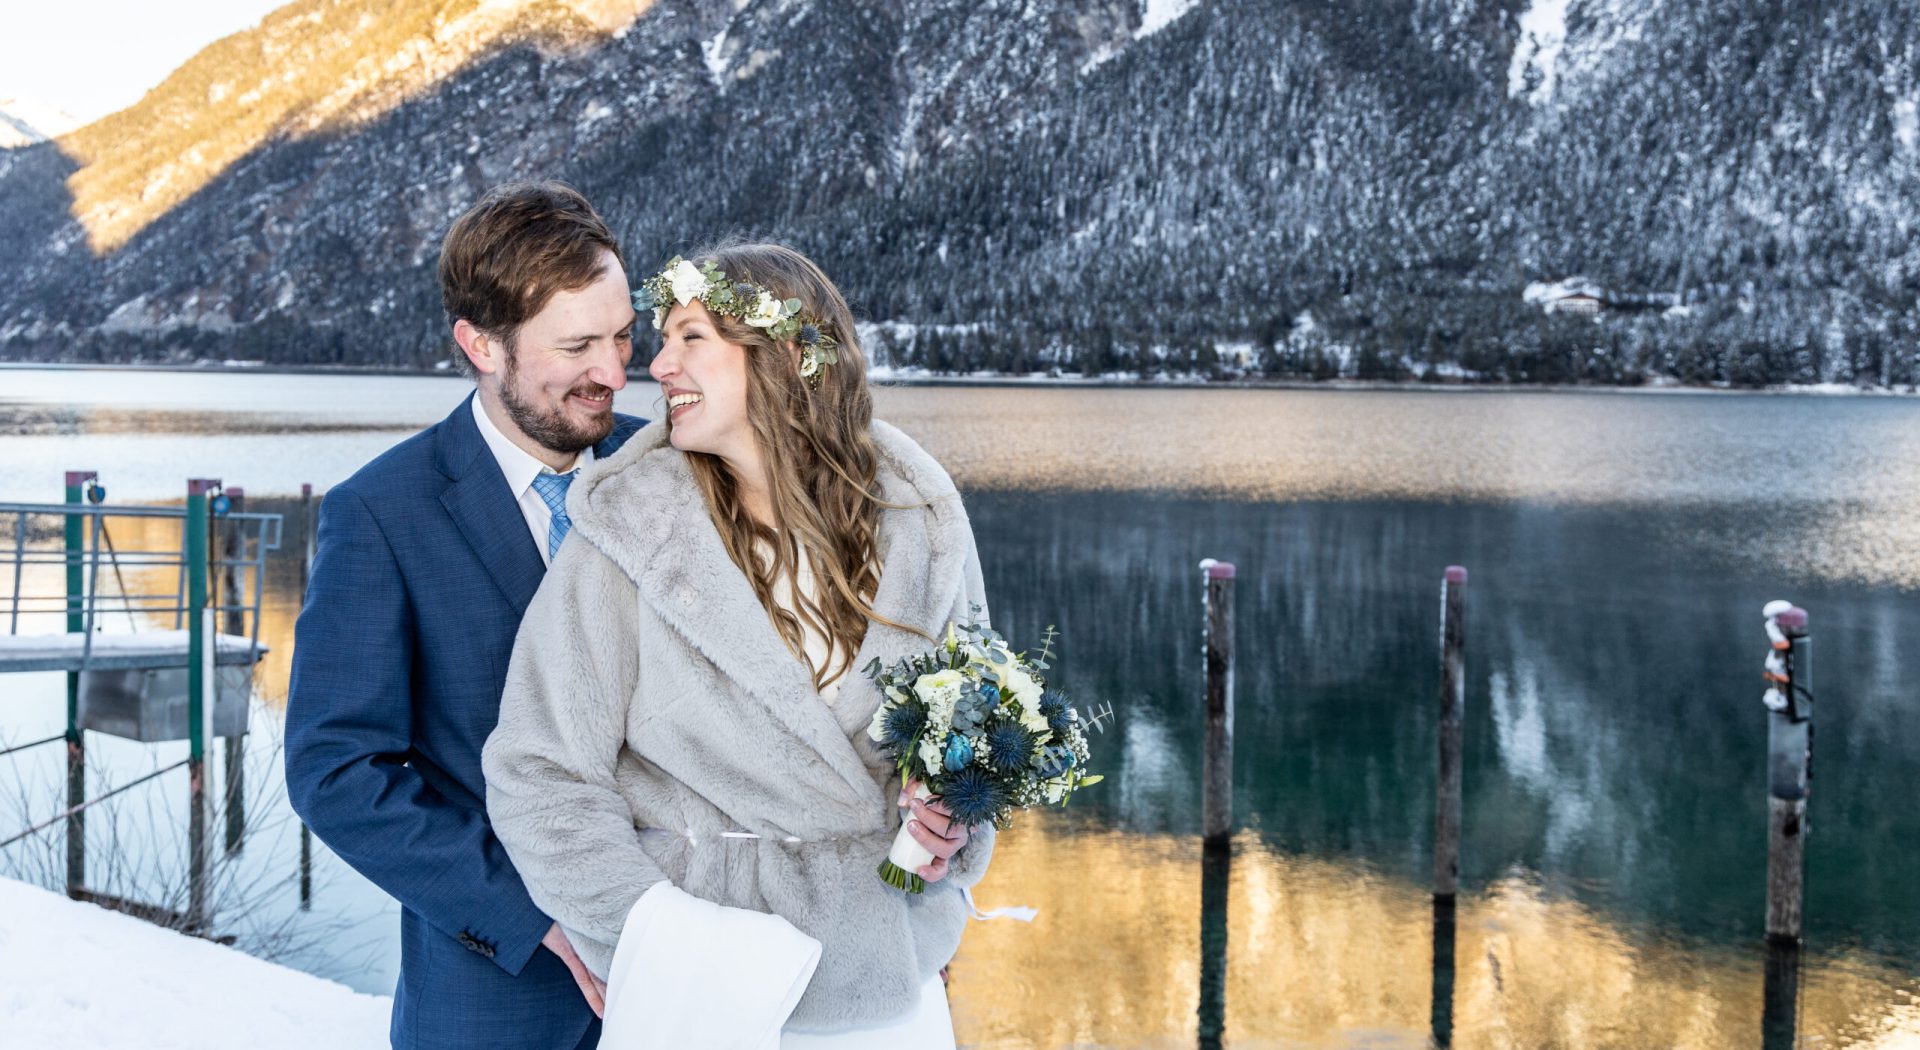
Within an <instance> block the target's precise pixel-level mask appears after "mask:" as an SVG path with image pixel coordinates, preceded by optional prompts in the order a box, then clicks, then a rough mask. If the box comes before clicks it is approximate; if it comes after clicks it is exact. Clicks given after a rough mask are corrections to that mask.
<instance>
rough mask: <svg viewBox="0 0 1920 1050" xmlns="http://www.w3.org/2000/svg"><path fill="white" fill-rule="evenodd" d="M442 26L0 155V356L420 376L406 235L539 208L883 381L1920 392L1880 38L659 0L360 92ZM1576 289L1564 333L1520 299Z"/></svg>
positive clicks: (1871, 25)
mask: <svg viewBox="0 0 1920 1050" xmlns="http://www.w3.org/2000/svg"><path fill="white" fill-rule="evenodd" d="M471 6H472V3H471V2H470V0H469V2H467V3H465V4H462V3H457V2H454V0H441V2H439V3H425V2H421V3H417V4H410V5H400V7H401V8H405V9H407V10H409V11H413V15H409V17H410V18H412V19H413V20H412V21H407V22H405V23H404V24H399V23H395V25H397V26H398V28H393V29H392V30H391V31H390V32H389V33H388V36H380V37H374V36H369V35H367V33H366V31H365V29H364V27H365V26H366V25H367V21H366V17H371V16H370V15H369V16H366V17H362V15H363V14H364V12H360V11H359V9H360V8H362V7H365V8H367V9H368V10H369V11H371V10H373V9H374V8H380V9H381V10H383V11H386V10H388V9H392V8H394V5H390V4H389V5H379V4H374V3H373V0H329V2H326V3H323V2H322V0H307V2H305V3H300V4H295V5H293V6H292V7H290V8H288V9H285V11H283V12H282V14H284V15H286V16H287V17H288V18H289V19H293V18H294V17H295V16H299V17H301V18H305V21H289V22H287V23H286V24H285V25H281V24H280V23H278V22H276V21H274V20H272V19H270V20H269V21H268V23H266V24H263V25H262V26H261V27H260V28H259V29H257V30H254V31H252V33H254V34H255V35H256V36H258V37H259V39H258V40H257V41H254V42H252V43H249V42H248V41H247V40H240V38H234V39H235V40H240V43H239V44H235V45H232V46H223V47H221V48H219V49H209V51H208V52H206V53H203V55H202V56H200V57H199V58H196V59H195V60H194V61H193V62H190V63H189V64H188V65H187V66H186V67H184V68H183V69H182V70H181V71H180V72H178V73H177V74H176V75H175V77H174V79H173V80H170V81H169V82H168V83H167V84H166V85H163V86H162V88H161V89H157V90H156V91H155V92H154V93H152V94H150V95H149V96H148V98H147V99H146V100H145V101H144V102H143V103H142V104H141V105H140V106H137V107H135V108H134V109H133V110H129V111H127V112H126V113H124V114H121V115H118V116H116V117H114V118H109V120H108V121H105V122H102V125H108V126H106V127H102V125H96V126H95V127H94V128H90V129H83V131H82V132H79V133H76V135H75V136H69V137H68V138H66V139H63V140H61V141H60V143H57V144H54V143H49V144H42V145H37V146H32V147H27V148H24V149H16V150H11V151H6V152H4V153H0V241H3V242H4V243H5V244H7V245H8V248H9V250H8V251H7V252H5V253H4V254H0V356H4V357H6V358H11V359H26V360H56V359H57V360H132V359H146V360H155V359H163V360H181V359H189V358H201V357H211V358H241V359H251V360H264V361H268V362H272V363H285V364H308V363H311V364H369V365H373V364H377V365H389V366H401V367H422V368H426V367H432V366H433V365H434V364H435V363H437V362H439V361H442V360H444V359H445V356H446V354H447V352H448V350H449V344H448V341H447V339H446V337H445V334H444V331H445V327H444V322H443V320H442V318H441V316H440V311H439V302H438V297H437V293H436V291H435V288H434V285H433V278H432V265H433V259H434V251H435V249H436V246H437V243H438V239H439V237H440V236H441V234H442V233H443V232H444V230H445V228H446V224H447V223H448V221H449V220H450V219H451V217H452V216H453V215H455V214H457V213H458V212H459V210H460V209H462V208H464V207H465V206H466V205H467V204H468V203H470V202H471V201H472V200H473V199H474V197H475V196H476V195H477V194H478V193H480V192H482V191H483V190H484V188H485V187H486V186H487V185H490V184H493V183H496V182H499V181H503V180H506V179H511V178H522V177H535V176H553V177H560V178H565V179H567V180H569V181H571V182H573V183H575V184H576V185H578V186H580V187H581V188H582V189H583V190H584V191H585V192H586V193H587V194H588V195H589V196H590V197H591V198H593V199H594V200H595V201H596V202H597V203H598V204H599V206H600V207H601V209H602V211H603V212H604V213H605V214H606V215H607V216H608V217H609V219H610V220H611V221H612V222H613V223H614V225H615V226H616V227H617V229H618V231H619V232H620V234H621V236H622V237H623V239H624V243H625V244H626V246H627V251H628V253H629V255H630V257H631V259H632V262H633V268H634V269H635V270H641V269H645V268H647V267H651V266H653V265H657V264H658V263H659V262H660V261H661V260H664V259H665V258H666V256H668V255H669V254H671V253H673V252H675V251H680V250H684V249H686V248H689V247H692V246H694V245H697V244H698V243H700V242H701V241H704V240H708V239H711V238H713V237H715V236H719V235H722V234H746V235H752V236H764V237H772V238H778V239H782V240H786V241H789V242H791V243H794V244H795V245H797V246H799V247H801V248H802V249H804V250H806V251H808V252H809V253H810V254H813V255H814V256H815V257H816V258H818V259H819V260H820V261H821V262H822V264H823V265H824V266H825V267H826V268H827V270H828V272H829V273H831V274H832V275H834V276H835V277H836V278H837V279H838V280H839V281H840V283H841V284H842V285H843V287H844V288H845V290H846V291H847V293H848V296H849V299H850V300H851V301H852V302H853V304H854V306H855V309H856V312H857V313H858V314H859V315H860V316H861V317H862V318H863V319H864V320H868V321H873V322H885V324H883V325H881V326H880V330H881V331H882V333H883V334H882V335H880V336H879V337H878V338H876V339H875V344H876V345H874V346H873V347H871V348H870V349H871V350H872V352H873V356H874V357H875V358H877V359H879V360H882V361H884V362H886V363H889V364H892V365H895V366H909V367H914V366H917V367H924V368H928V369H933V370H936V371H942V372H970V371H977V370H993V371H1000V372H1016V373H1026V372H1048V371H1059V372H1064V373H1087V374H1102V375H1115V374H1129V375H1148V376H1151V375H1154V374H1162V373H1165V374H1199V375H1220V376H1248V375H1253V376H1258V375H1268V376H1284V377H1292V378H1334V377H1349V378H1361V379H1404V380H1421V379H1430V380H1444V381H1507V382H1528V383H1533V382H1554V383H1560V382H1597V383H1628V384H1631V383H1638V382H1645V381H1648V380H1677V381H1681V382H1687V383H1717V384H1731V385H1741V386H1745V385H1760V384H1771V383H1812V382H1839V383H1853V384H1858V385H1863V386H1883V387H1901V388H1905V387H1910V386H1912V385H1913V384H1914V383H1915V382H1916V379H1920V358H1917V355H1920V320H1916V313H1917V311H1916V302H1917V301H1920V242H1917V241H1916V238H1915V236H1914V233H1915V227H1916V225H1917V224H1920V212H1917V211H1916V202H1920V142H1916V138H1917V135H1916V124H1915V105H1916V100H1920V50H1917V47H1920V45H1916V43H1915V34H1913V33H1912V31H1911V25H1910V16H1911V14H1912V9H1911V3H1910V2H1909V0H1839V2H1831V3H1826V2H1819V0H1605V2H1598V0H1596V2H1588V0H1572V2H1571V3H1569V4H1554V3H1547V2H1546V0H1379V2H1375V3H1370V4H1368V5H1366V6H1365V9H1364V10H1365V14H1364V15H1356V14H1354V13H1353V10H1352V9H1351V8H1350V7H1349V5H1331V4H1325V3H1319V2H1306V0H1200V2H1198V3H1195V4H1192V5H1191V6H1190V7H1188V8H1182V7H1181V6H1180V5H1178V4H1175V5H1173V8H1172V9H1173V11H1174V13H1175V14H1177V17H1174V18H1173V19H1172V20H1171V21H1169V22H1167V23H1166V24H1164V25H1157V24H1153V23H1148V22H1143V20H1142V19H1143V15H1145V14H1146V13H1147V5H1145V4H1143V3H1141V2H1139V0H1112V2H1105V3H1091V4H1090V3H1085V2H1073V0H969V2H952V0H918V2H907V0H882V2H874V0H807V2H789V3H772V2H755V3H749V4H746V5H744V7H741V9H740V10H737V11H736V10H735V9H734V8H735V6H736V5H716V4H705V3H700V2H697V0H662V2H660V3H657V4H655V5H654V6H653V7H652V8H651V9H650V10H649V11H647V12H646V13H644V14H642V15H641V16H640V17H639V19H638V21H637V22H635V23H634V24H633V25H632V26H631V27H629V28H628V29H626V30H625V31H623V32H621V33H618V34H615V35H611V36H609V35H604V34H602V35H595V34H593V33H591V32H587V31H585V30H580V31H578V32H574V33H572V34H571V35H570V36H569V35H568V34H567V33H565V32H560V31H559V30H555V29H554V27H553V26H551V25H547V24H544V23H542V24H540V25H521V24H518V23H516V24H514V25H509V26H508V27H507V28H506V29H503V30H501V35H500V36H499V37H498V39H496V40H493V41H492V43H491V44H490V45H489V46H486V47H479V48H477V49H475V50H474V52H473V56H472V57H471V59H470V60H467V61H465V62H464V64H463V65H461V66H460V67H459V69H458V71H457V72H453V73H451V74H450V75H448V76H446V77H445V78H443V79H440V80H437V81H435V82H434V83H433V84H431V85H430V86H429V87H427V88H425V89H422V90H417V91H412V92H411V93H407V92H400V91H396V90H387V89H386V88H385V87H383V86H382V82H381V81H380V79H379V74H378V70H379V69H381V68H383V67H382V65H381V62H380V61H378V60H380V59H383V58H384V57H385V56H386V55H388V54H392V53H399V52H401V51H403V50H404V49H406V48H409V47H431V46H435V45H434V44H433V43H432V41H434V40H437V39H440V38H439V37H436V36H434V35H433V33H432V32H431V29H432V27H433V26H435V25H439V24H442V23H441V22H435V21H434V19H433V18H426V17H425V14H432V13H433V10H434V9H436V8H445V9H447V10H448V11H451V10H454V9H464V8H465V7H471ZM307 8H311V10H310V11H309V10H306V9H307ZM416 8H417V9H419V10H418V11H415V10H414V9H416ZM1156 9H1157V10H1160V11H1162V12H1165V11H1166V10H1168V9H1167V8H1166V7H1165V6H1164V5H1156ZM303 12H304V13H303ZM422 12H424V13H425V14H422ZM1561 12H1563V13H1564V17H1563V18H1560V19H1559V20H1558V21H1555V20H1554V18H1552V17H1549V16H1551V15H1556V14H1558V13H1561ZM444 14H446V12H445V11H442V12H441V15H444ZM414 15H419V17H414ZM278 17H279V16H276V18H278ZM382 17H398V16H388V15H382ZM435 17H440V16H439V15H436V16H435ZM442 22H444V19H442ZM416 23H417V24H416ZM380 24H382V25H386V24H387V23H380ZM356 26H358V27H360V28H359V29H356V28H355V27H356ZM316 27H317V28H316ZM423 27H425V28H423ZM563 28H564V27H563ZM328 33H335V34H339V35H338V37H337V39H334V38H328V39H331V43H330V44H329V45H328V46H329V47H331V48H332V50H329V51H327V52H326V53H327V54H329V55H331V56H333V58H332V59H331V60H333V61H336V62H337V63H338V64H339V67H340V68H339V71H337V72H333V71H330V72H328V73H327V75H326V76H325V77H319V78H316V80H315V83H316V85H319V86H315V87H313V88H311V89H305V88H303V89H302V90H306V91H309V93H310V94H311V93H317V92H319V91H320V90H321V88H322V87H325V88H326V89H327V90H328V91H329V92H331V94H329V95H327V98H329V99H332V100H334V101H333V102H330V103H329V104H338V99H339V98H341V97H351V99H353V100H354V101H352V102H351V104H348V105H346V106H345V109H344V110H342V112H341V115H339V116H338V117H337V118H330V119H329V120H328V121H324V122H321V121H315V120H312V119H307V120H305V122H304V123H302V122H301V121H302V119H303V118H302V117H301V114H304V113H308V112H310V107H311V106H312V105H315V104H317V103H315V102H313V100H312V99H309V98H306V97H305V96H301V97H295V98H292V99H290V100H288V101H286V102H285V107H286V113H287V114H288V115H286V116H285V117H284V118H275V121H277V122H275V121H264V120H263V121H261V124H262V127H263V129H264V130H261V131H259V132H258V134H257V141H253V140H248V143H247V144H246V145H245V148H244V149H239V148H237V147H235V148H234V150H233V152H234V159H233V160H232V161H231V162H230V163H225V164H224V166H221V167H219V168H218V170H208V171H204V172H200V173H199V174H194V175H193V178H194V179H196V180H197V182H196V184H195V186H194V188H192V189H191V192H182V193H180V194H178V195H179V197H180V199H179V200H178V202H177V203H172V204H168V205H167V206H166V207H165V208H164V209H160V208H158V207H149V208H148V210H150V211H153V212H154V214H152V215H151V216H150V217H148V216H147V215H146V213H145V212H143V211H142V210H141V209H142V207H143V205H142V204H141V203H140V202H141V201H143V200H149V199H150V198H151V192H150V191H151V189H152V185H153V180H154V179H156V178H158V176H154V175H153V174H152V171H161V170H162V169H164V172H165V173H166V174H167V175H168V177H169V178H172V179H174V182H173V183H171V184H170V185H174V186H176V187H177V185H178V183H179V180H180V179H182V178H185V177H187V175H189V174H192V172H189V171H188V170H187V169H185V168H182V167H180V165H181V164H184V163H185V162H184V161H180V160H178V159H177V158H181V157H194V156H204V155H205V150H204V149H202V151H201V153H200V154H195V153H194V152H193V151H194V150H195V149H196V148H197V147H201V146H203V145H204V142H203V140H210V139H211V137H212V136H214V134H215V131H214V130H213V129H215V128H220V129H225V130H222V131H221V132H220V134H222V135H228V136H229V137H230V136H231V131H230V129H231V128H232V127H234V126H235V125H234V124H233V122H232V121H231V120H223V118H222V113H223V112H224V111H223V110H222V109H221V108H220V107H222V106H228V105H232V104H234V103H233V102H232V100H233V99H236V98H239V97H242V96H243V95H244V94H246V89H247V88H248V87H249V86H251V85H255V84H265V83H268V82H275V81H274V78H275V77H276V76H277V75H278V73H277V70H278V69H279V68H280V65H279V64H280V63H283V62H284V61H285V60H284V58H281V57H277V56H281V55H284V54H285V51H284V50H283V49H284V46H285V40H287V39H296V38H297V39H299V40H309V39H310V38H313V37H315V36H319V37H323V38H324V37H326V34H328ZM355 33H359V34H361V35H358V36H356V35H354V34H355ZM556 33H558V34H559V35H560V36H562V37H566V38H567V40H568V41H570V42H568V43H566V45H565V46H561V45H560V44H555V43H554V42H553V41H554V39H555V34H556ZM277 34H278V35H277ZM294 34H304V35H299V36H297V37H296V36H294ZM516 34H517V35H516ZM441 35H442V36H444V35H445V34H444V33H442V34H441ZM243 36H244V34H243ZM389 37H391V39H390V38H389ZM249 39H251V38H249ZM422 41H425V43H423V42H422ZM303 46H305V45H303ZM314 47H319V45H314ZM320 49H321V50H325V48H320ZM342 56H345V57H342ZM348 59H352V60H353V61H348ZM367 70H374V71H375V72H374V73H367V72H366V71H367ZM355 76H364V77H366V78H367V80H366V83H364V84H358V83H357V82H354V81H352V80H351V78H352V77H355ZM342 78H347V81H346V86H344V87H343V86H342ZM216 86H217V87H218V90H216ZM354 91H358V92H360V93H359V94H358V95H355V94H353V92H354ZM342 92H345V93H346V94H345V95H342ZM114 122H118V123H114ZM89 136H91V137H89ZM222 141H223V142H224V141H225V140H222ZM76 142H77V144H76ZM170 164H171V165H174V167H171V168H168V167H166V166H167V165H170ZM102 165H109V167H110V169H111V171H112V172H113V173H114V178H116V179H119V180H121V183H124V185H122V184H121V183H115V184H112V185H106V186H104V187H103V186H102V185H100V184H98V183H89V182H88V181H87V180H88V178H89V172H90V171H93V170H94V169H96V168H101V166H102ZM143 165H145V167H143ZM208 167H211V165H208ZM149 169H152V170H151V171H150V170H149ZM101 170H103V171H105V170H108V169H107V168H101ZM196 170H197V169H196ZM143 172H146V173H147V174H145V175H143V174H142V173H143ZM143 178H144V179H147V180H148V181H146V182H143V181H142V179H143ZM88 194H91V196H88ZM116 194H117V196H116ZM76 212H77V213H79V214H81V215H82V216H83V217H86V216H106V215H111V216H117V217H118V218H117V219H116V220H115V221H117V222H118V223H119V225H118V226H115V227H113V228H114V229H115V230H124V231H125V233H124V235H121V234H118V233H116V234H115V236H114V238H112V240H113V242H114V243H113V244H112V245H111V246H106V247H103V246H101V244H100V243H99V242H100V241H101V240H102V237H101V235H100V234H99V233H98V231H97V229H96V227H95V226H93V225H89V224H88V222H83V220H82V219H81V218H76V217H75V214H76ZM135 220H138V221H135ZM100 221H104V220H100ZM1573 277H1582V278H1585V279H1587V280H1588V281H1590V282H1591V284H1592V286H1593V287H1595V288H1597V289H1599V290H1601V291H1602V298H1603V299H1604V304H1603V308H1602V309H1601V310H1600V311H1599V312H1598V313H1597V314H1591V315H1587V314H1575V313H1552V312H1549V311H1548V310H1546V309H1544V308H1543V306H1542V305H1541V304H1540V303H1538V302H1528V301H1527V300H1526V298H1525V297H1524V292H1525V289H1526V288H1527V287H1528V286H1529V285H1532V284H1535V283H1537V282H1556V281H1562V280H1565V279H1568V278H1573ZM637 279H638V278H637V277H636V280H637ZM643 343H644V340H643Z"/></svg>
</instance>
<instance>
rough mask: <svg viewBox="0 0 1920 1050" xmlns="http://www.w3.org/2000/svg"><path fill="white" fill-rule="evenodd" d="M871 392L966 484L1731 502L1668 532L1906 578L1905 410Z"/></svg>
mask: <svg viewBox="0 0 1920 1050" xmlns="http://www.w3.org/2000/svg"><path fill="white" fill-rule="evenodd" d="M874 396H875V415H876V416H878V417H879V418H882V419H885V420H887V421H888V422H891V423H893V424H895V425H896V426H899V427H900V428H901V429H902V430H905V431H906V432H907V433H908V434H910V435H912V436H913V437H915V438H916V439H918V440H919V441H920V442H921V443H922V444H924V445H925V446H926V447H927V449H928V451H930V452H932V453H933V454H934V456H935V457H936V458H937V459H939V460H940V462H941V463H942V464H944V465H945V466H946V467H947V469H948V471H949V472H950V473H951V474H952V475H953V476H954V477H955V479H956V480H958V481H959V482H960V484H961V485H962V486H963V487H964V488H968V489H999V490H1016V491H1018V490H1028V491H1085V490H1095V491H1121V492H1126V491H1140V490H1159V491H1165V492H1173V493H1180V494H1187V495H1194V496H1201V497H1208V498H1225V499H1238V500H1258V501H1276V502H1278V501H1288V500H1443V501H1445V500H1468V501H1489V502H1537V503H1549V504H1563V505H1564V504H1574V505H1623V504H1624V505H1658V506H1659V507H1660V508H1661V509H1662V510H1675V509H1678V510H1685V509H1688V508H1712V507H1720V508H1726V507H1729V506H1732V507H1735V508H1740V509H1739V510H1736V511H1735V512H1731V513H1725V514H1720V515H1716V516H1713V517H1711V518H1710V519H1707V520H1704V521H1703V522H1702V523H1701V524H1700V525H1699V526H1698V527H1697V530H1696V534H1689V535H1684V536H1676V537H1675V539H1676V540H1677V541H1689V542H1694V543H1702V544H1705V545H1706V546H1708V547H1710V548H1715V549H1722V550H1726V551H1739V552H1741V553H1742V554H1743V555H1744V556H1748V557H1752V558H1755V559H1759V560H1763V561H1765V562H1767V563H1768V564H1772V565H1780V566H1790V567H1793V568H1794V569H1795V570H1796V571H1800V572H1803V573H1805V574H1806V575H1807V576H1808V577H1811V578H1818V579H1840V580H1850V581H1857V582H1862V583H1872V584H1893V585H1896V586H1904V587H1920V401H1914V400H1912V399H1904V398H1903V399H1875V400H1868V399H1855V398H1845V399H1822V398H1808V397H1767V396H1728V395H1718V394H1710V393H1686V394H1679V393H1676V394H1671V395H1660V394H1649V393H1619V392H1612V393H1609V392H1595V393H1586V392H1581V393H1562V392H1532V391H1527V392H1521V391H1501V392H1497V393H1495V392H1476V391H1469V390H1453V391H1445V392H1443V391H1425V390H1378V391H1373V390H1260V389H1217V388H1167V387H1157V388H1106V387H1103V388H1092V389H1089V388H1059V387H995V388H985V389H980V388H968V389H955V388H952V387H926V386H920V387H885V388H879V389H877V390H876V391H875V395H874ZM1749 508H1750V509H1749Z"/></svg>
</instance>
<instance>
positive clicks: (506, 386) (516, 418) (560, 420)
mask: <svg viewBox="0 0 1920 1050" xmlns="http://www.w3.org/2000/svg"><path fill="white" fill-rule="evenodd" d="M518 377H519V368H518V367H517V363H516V361H515V360H514V352H513V351H511V350H509V351H508V352H507V375H506V381H505V382H503V383H501V384H500V403H501V404H502V405H504V406H506V409H507V418H509V419H511V420H513V425H514V426H517V427H519V428H520V432H521V433H522V434H525V435H527V436H528V437H530V438H532V439H533V440H535V441H537V442H539V443H540V447H542V448H546V449H551V450H553V451H555V452H558V453H560V454H561V455H568V456H570V455H573V454H574V453H577V452H579V451H580V450H581V449H585V448H592V447H593V446H595V445H597V444H599V443H600V442H601V441H603V440H605V438H606V436H607V435H608V434H611V433H613V413H612V412H608V413H606V414H604V415H601V416H596V417H594V419H593V420H592V421H591V422H587V423H575V422H573V421H572V420H570V419H568V418H567V413H566V409H565V408H564V407H560V408H555V409H553V410H552V411H549V412H542V411H541V410H540V409H538V408H536V407H534V406H533V405H530V404H528V403H526V402H525V401H522V400H520V397H519V395H518V394H517V393H516V392H515V382H514V381H515V380H516V379H517V378H518ZM567 393H568V396H572V395H573V394H583V395H587V396H596V395H600V394H606V393H611V391H609V390H608V389H607V388H606V387H604V386H601V385H600V384H599V383H594V382H590V381H583V382H581V383H579V384H576V385H575V386H574V387H573V389H572V390H569V391H568V392H567Z"/></svg>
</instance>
